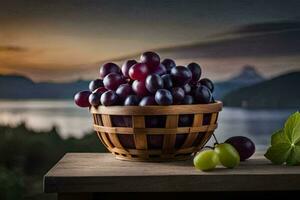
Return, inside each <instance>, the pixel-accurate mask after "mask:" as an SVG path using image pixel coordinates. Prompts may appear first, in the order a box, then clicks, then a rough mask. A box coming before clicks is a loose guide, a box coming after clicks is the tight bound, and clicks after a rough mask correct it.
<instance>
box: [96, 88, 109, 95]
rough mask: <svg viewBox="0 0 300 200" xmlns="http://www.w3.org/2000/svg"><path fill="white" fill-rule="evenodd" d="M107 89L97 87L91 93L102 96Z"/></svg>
mask: <svg viewBox="0 0 300 200" xmlns="http://www.w3.org/2000/svg"><path fill="white" fill-rule="evenodd" d="M106 91H107V89H106V88H105V87H99V88H97V89H96V90H94V92H93V93H99V94H103V93H104V92H106Z"/></svg>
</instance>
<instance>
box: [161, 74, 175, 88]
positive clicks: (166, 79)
mask: <svg viewBox="0 0 300 200" xmlns="http://www.w3.org/2000/svg"><path fill="white" fill-rule="evenodd" d="M161 78H162V79H163V81H164V89H168V90H170V89H171V88H172V87H173V82H172V78H171V75H170V74H165V75H162V77H161Z"/></svg>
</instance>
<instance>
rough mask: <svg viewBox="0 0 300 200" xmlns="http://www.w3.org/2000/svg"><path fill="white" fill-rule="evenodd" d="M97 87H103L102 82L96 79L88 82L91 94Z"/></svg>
mask: <svg viewBox="0 0 300 200" xmlns="http://www.w3.org/2000/svg"><path fill="white" fill-rule="evenodd" d="M99 87H103V81H102V80H101V79H96V80H93V81H91V82H90V84H89V89H90V91H91V92H93V91H94V90H96V89H97V88H99Z"/></svg>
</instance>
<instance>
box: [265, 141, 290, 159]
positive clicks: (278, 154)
mask: <svg viewBox="0 0 300 200" xmlns="http://www.w3.org/2000/svg"><path fill="white" fill-rule="evenodd" d="M290 151H291V145H290V144H289V143H278V144H275V145H272V146H271V147H270V148H269V149H268V151H267V153H266V154H265V157H266V158H267V159H269V160H270V161H271V162H272V163H274V164H283V163H284V162H286V160H287V159H288V157H289V154H290Z"/></svg>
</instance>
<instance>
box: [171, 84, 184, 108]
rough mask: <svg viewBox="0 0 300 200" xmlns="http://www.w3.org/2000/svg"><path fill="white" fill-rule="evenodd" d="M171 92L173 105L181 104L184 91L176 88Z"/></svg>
mask: <svg viewBox="0 0 300 200" xmlns="http://www.w3.org/2000/svg"><path fill="white" fill-rule="evenodd" d="M171 92H172V95H173V103H174V104H180V103H181V101H182V100H183V98H184V90H183V89H182V88H180V87H175V88H172V90H171Z"/></svg>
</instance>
